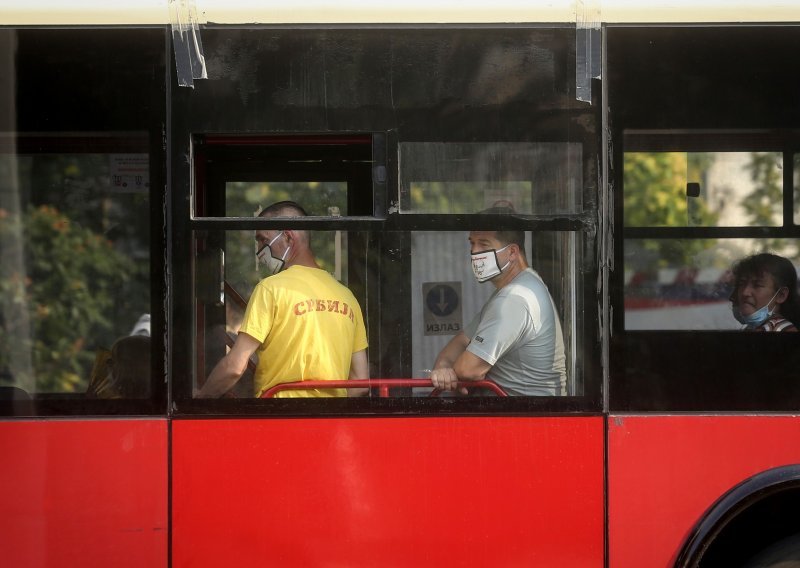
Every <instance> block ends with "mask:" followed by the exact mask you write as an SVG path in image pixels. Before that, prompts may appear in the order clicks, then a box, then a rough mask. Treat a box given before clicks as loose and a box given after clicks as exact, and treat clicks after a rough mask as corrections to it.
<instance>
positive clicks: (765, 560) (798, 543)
mask: <svg viewBox="0 0 800 568" xmlns="http://www.w3.org/2000/svg"><path fill="white" fill-rule="evenodd" d="M743 567H744V568H800V533H798V534H793V535H792V536H789V537H787V538H784V539H783V540H779V541H778V542H776V543H774V544H771V545H769V546H768V547H767V548H765V549H764V550H762V551H760V552H759V553H758V554H756V555H755V556H753V557H752V558H750V560H748V561H747V562H745V563H744V564H743Z"/></svg>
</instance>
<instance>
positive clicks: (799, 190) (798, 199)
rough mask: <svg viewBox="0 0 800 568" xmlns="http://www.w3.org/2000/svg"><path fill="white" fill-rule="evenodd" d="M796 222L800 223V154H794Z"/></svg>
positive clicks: (796, 223)
mask: <svg viewBox="0 0 800 568" xmlns="http://www.w3.org/2000/svg"><path fill="white" fill-rule="evenodd" d="M794 224H795V225H800V154H795V155H794Z"/></svg>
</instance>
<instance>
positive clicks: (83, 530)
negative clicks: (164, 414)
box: [0, 419, 168, 568]
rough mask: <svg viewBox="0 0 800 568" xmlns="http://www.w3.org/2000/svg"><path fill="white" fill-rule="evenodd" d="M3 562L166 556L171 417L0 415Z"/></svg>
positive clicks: (132, 562) (154, 560)
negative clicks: (9, 417) (30, 417)
mask: <svg viewBox="0 0 800 568" xmlns="http://www.w3.org/2000/svg"><path fill="white" fill-rule="evenodd" d="M0 455H2V456H3V466H2V467H0V487H2V488H3V490H2V492H0V511H2V512H3V513H2V515H0V535H2V537H0V543H2V560H0V564H2V565H3V566H36V567H50V566H97V567H100V566H115V567H126V566H129V567H131V568H141V567H142V566H148V567H150V566H152V567H158V566H166V565H167V529H168V522H167V501H168V492H167V479H168V476H167V421H166V420H165V419H163V420H161V419H160V420H130V419H129V420H80V421H72V420H49V421H29V420H25V421H15V422H2V423H0Z"/></svg>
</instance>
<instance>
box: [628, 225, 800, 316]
mask: <svg viewBox="0 0 800 568" xmlns="http://www.w3.org/2000/svg"><path fill="white" fill-rule="evenodd" d="M759 252H771V253H774V254H778V255H781V256H785V257H787V258H788V259H789V260H791V261H792V262H793V263H794V264H795V266H796V267H798V268H800V250H798V243H797V242H796V241H794V240H792V239H694V240H689V239H626V240H625V329H627V330H735V329H741V327H742V325H741V324H740V323H739V322H737V321H736V319H734V317H733V314H732V312H731V303H730V301H729V297H730V294H731V292H732V290H733V282H732V280H731V272H730V269H731V267H732V266H733V265H734V263H735V262H737V261H738V260H741V259H742V258H744V257H746V256H749V255H751V254H756V253H759Z"/></svg>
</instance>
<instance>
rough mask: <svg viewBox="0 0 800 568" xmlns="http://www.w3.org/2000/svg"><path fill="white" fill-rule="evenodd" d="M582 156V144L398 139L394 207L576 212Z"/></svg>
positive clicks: (405, 210) (421, 210) (416, 210)
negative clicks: (397, 183)
mask: <svg viewBox="0 0 800 568" xmlns="http://www.w3.org/2000/svg"><path fill="white" fill-rule="evenodd" d="M582 159H583V158H582V144H581V143H573V142H571V143H566V142H552V143H546V142H536V143H510V142H509V143H485V142H482V143H469V142H460V143H446V142H405V143H401V144H400V212H401V213H454V214H455V213H478V212H480V211H483V210H485V209H488V208H491V207H498V206H501V207H511V208H513V209H514V210H515V211H516V212H517V213H521V214H529V215H554V214H568V213H577V212H579V211H580V210H581V207H582V203H581V191H582V190H583V175H582V172H583V164H582Z"/></svg>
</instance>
